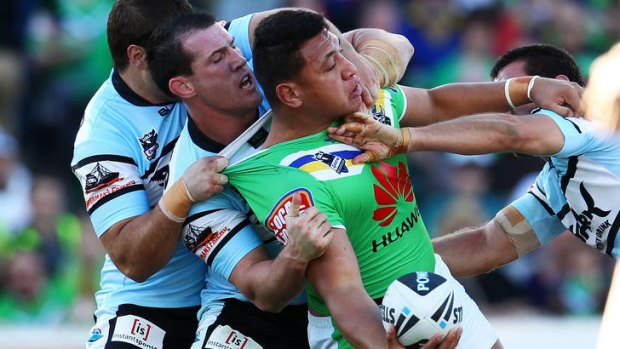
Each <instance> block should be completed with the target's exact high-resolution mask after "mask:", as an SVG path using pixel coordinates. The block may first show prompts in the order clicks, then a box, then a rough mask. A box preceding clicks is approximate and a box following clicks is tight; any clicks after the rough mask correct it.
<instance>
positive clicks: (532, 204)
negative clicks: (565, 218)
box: [511, 192, 566, 245]
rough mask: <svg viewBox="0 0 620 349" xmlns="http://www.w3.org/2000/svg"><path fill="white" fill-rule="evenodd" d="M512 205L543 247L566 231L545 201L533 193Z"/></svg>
mask: <svg viewBox="0 0 620 349" xmlns="http://www.w3.org/2000/svg"><path fill="white" fill-rule="evenodd" d="M511 205H512V206H514V207H515V208H516V209H517V210H519V212H521V214H522V215H523V216H524V217H525V219H526V220H527V222H528V224H529V225H530V227H532V229H533V230H534V234H536V237H537V238H538V240H539V241H540V244H541V245H544V244H546V243H548V242H550V241H551V240H553V239H555V238H556V237H558V236H559V235H560V234H562V233H563V232H564V231H565V230H566V227H564V225H563V224H562V222H561V221H560V220H559V219H558V217H557V216H556V215H555V214H553V212H552V211H550V210H549V209H548V206H547V205H546V203H545V202H544V200H543V199H541V198H539V197H538V195H536V194H535V193H533V192H528V193H527V194H525V195H523V196H522V197H520V198H519V199H517V200H515V201H514V202H513V203H512V204H511Z"/></svg>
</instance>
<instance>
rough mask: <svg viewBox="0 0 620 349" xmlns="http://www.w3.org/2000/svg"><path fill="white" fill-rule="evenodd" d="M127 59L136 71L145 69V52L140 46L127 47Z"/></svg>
mask: <svg viewBox="0 0 620 349" xmlns="http://www.w3.org/2000/svg"><path fill="white" fill-rule="evenodd" d="M127 58H128V59H129V64H131V65H133V66H135V67H136V68H138V69H147V65H146V50H145V49H144V47H142V46H138V45H129V47H127Z"/></svg>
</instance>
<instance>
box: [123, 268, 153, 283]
mask: <svg viewBox="0 0 620 349" xmlns="http://www.w3.org/2000/svg"><path fill="white" fill-rule="evenodd" d="M119 270H120V271H121V273H123V274H124V275H125V276H127V277H128V278H130V279H131V280H133V281H135V282H137V283H143V282H145V281H146V280H148V279H149V278H150V277H151V274H149V273H146V272H144V271H141V270H137V269H136V268H124V269H121V268H119Z"/></svg>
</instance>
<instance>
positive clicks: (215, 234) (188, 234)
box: [182, 209, 247, 262]
mask: <svg viewBox="0 0 620 349" xmlns="http://www.w3.org/2000/svg"><path fill="white" fill-rule="evenodd" d="M246 220H247V217H246V216H245V214H243V213H241V212H239V211H237V210H233V209H223V210H219V211H216V212H213V213H210V214H207V215H205V216H202V217H199V218H197V219H195V220H193V221H191V222H189V224H187V225H185V226H184V227H183V232H182V234H183V235H182V236H183V242H184V243H185V246H186V247H187V248H188V249H190V250H191V251H192V252H194V253H195V254H196V256H198V257H200V259H202V260H203V261H205V262H206V261H207V260H208V259H209V257H210V256H211V253H212V252H213V251H214V250H215V248H216V247H217V246H218V245H219V244H220V243H221V242H222V240H223V239H224V237H225V236H226V235H227V234H229V233H230V232H231V231H235V228H237V226H238V225H240V224H243V222H244V221H246ZM246 223H247V222H246Z"/></svg>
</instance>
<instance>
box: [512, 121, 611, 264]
mask: <svg viewBox="0 0 620 349" xmlns="http://www.w3.org/2000/svg"><path fill="white" fill-rule="evenodd" d="M537 114H541V115H545V116H547V117H550V118H551V119H552V120H553V121H554V122H555V123H556V125H557V126H558V127H559V128H560V130H561V132H562V134H563V135H564V146H563V147H562V149H561V150H560V151H559V152H558V153H557V154H554V155H552V156H551V157H550V159H549V161H548V162H547V164H546V165H545V166H544V168H543V170H542V171H541V172H540V173H539V174H538V177H537V178H536V182H535V183H534V184H533V185H532V187H530V189H529V191H528V193H527V194H525V195H524V196H522V197H521V198H519V199H517V200H516V201H515V202H513V203H512V205H513V206H514V207H516V208H517V209H518V210H519V211H520V212H521V213H522V214H523V215H524V216H525V218H526V219H527V221H528V222H529V224H530V226H532V228H533V229H534V232H535V234H536V236H537V237H538V239H539V240H540V242H541V244H545V243H547V242H549V241H551V240H553V239H554V238H555V237H557V236H558V235H560V234H561V233H562V232H563V231H565V230H567V229H568V230H570V231H571V232H572V233H573V234H574V235H575V236H577V237H578V238H579V239H581V240H582V241H583V242H585V243H586V244H587V245H588V246H590V247H592V248H595V249H597V250H599V251H600V252H602V253H605V254H607V255H610V256H613V257H614V258H617V257H618V249H619V242H618V241H617V240H616V235H617V233H618V229H619V228H620V142H618V139H615V138H613V137H612V136H611V135H610V134H609V133H608V132H607V131H606V130H604V129H602V128H600V127H597V125H596V124H594V123H593V122H591V121H588V120H585V119H582V118H563V117H561V116H559V115H557V114H555V113H553V112H551V111H548V110H540V111H538V112H537Z"/></svg>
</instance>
